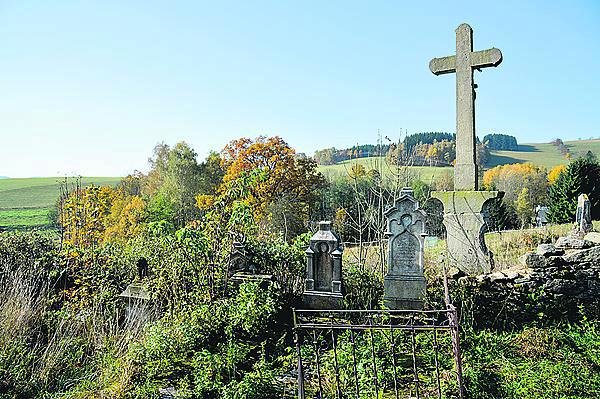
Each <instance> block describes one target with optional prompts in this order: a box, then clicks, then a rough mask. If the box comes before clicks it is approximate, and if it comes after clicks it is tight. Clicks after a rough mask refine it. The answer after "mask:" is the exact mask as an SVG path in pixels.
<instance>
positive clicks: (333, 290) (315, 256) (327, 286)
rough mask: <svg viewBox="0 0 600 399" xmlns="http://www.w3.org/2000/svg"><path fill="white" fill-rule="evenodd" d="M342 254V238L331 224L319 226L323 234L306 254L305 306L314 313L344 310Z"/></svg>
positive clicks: (317, 234) (312, 240)
mask: <svg viewBox="0 0 600 399" xmlns="http://www.w3.org/2000/svg"><path fill="white" fill-rule="evenodd" d="M342 252H343V247H342V243H341V240H340V238H339V237H338V236H337V234H335V232H333V231H332V230H331V222H319V231H317V232H316V233H315V235H313V236H312V238H311V239H310V245H309V247H308V249H307V250H306V280H305V286H304V294H303V302H304V305H305V306H306V307H308V308H310V309H338V308H340V307H341V306H342V299H343V295H342V293H343V287H342Z"/></svg>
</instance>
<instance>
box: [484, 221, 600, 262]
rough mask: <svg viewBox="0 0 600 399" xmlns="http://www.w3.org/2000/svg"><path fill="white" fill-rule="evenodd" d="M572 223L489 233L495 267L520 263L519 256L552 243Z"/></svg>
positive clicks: (599, 228)
mask: <svg viewBox="0 0 600 399" xmlns="http://www.w3.org/2000/svg"><path fill="white" fill-rule="evenodd" d="M593 225H594V230H596V231H600V221H594V222H593ZM572 229H573V224H572V223H566V224H558V225H548V226H545V227H542V228H535V229H523V230H510V231H500V232H495V233H487V234H486V235H485V242H486V245H487V247H488V249H489V250H490V251H492V253H493V254H494V264H495V269H506V268H509V267H512V266H516V265H518V264H519V257H521V255H524V254H525V253H527V252H529V251H534V250H535V249H536V248H537V246H538V245H539V244H543V243H552V242H554V241H556V239H557V238H558V237H561V236H565V235H568V234H569V233H570V232H571V230H572Z"/></svg>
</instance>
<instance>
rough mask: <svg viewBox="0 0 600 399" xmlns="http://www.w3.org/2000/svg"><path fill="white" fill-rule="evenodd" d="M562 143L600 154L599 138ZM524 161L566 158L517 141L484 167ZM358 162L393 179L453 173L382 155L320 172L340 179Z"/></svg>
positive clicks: (575, 152)
mask: <svg viewBox="0 0 600 399" xmlns="http://www.w3.org/2000/svg"><path fill="white" fill-rule="evenodd" d="M565 145H566V146H567V148H569V150H570V152H571V157H572V159H575V158H577V157H578V156H581V155H585V154H586V153H587V151H588V150H589V151H592V152H593V153H594V154H596V156H599V157H600V139H593V140H575V141H565ZM526 162H531V163H534V164H536V165H540V166H544V167H546V168H547V169H551V168H552V167H554V166H556V165H560V164H566V163H568V162H569V161H568V160H567V159H566V158H565V157H564V156H563V155H562V154H561V153H560V152H559V151H558V149H557V148H556V147H555V146H554V145H552V144H550V143H529V144H520V145H519V151H490V159H489V161H488V163H487V165H486V168H492V167H494V166H497V165H505V164H513V163H526ZM357 163H358V164H361V165H363V166H364V167H365V168H366V169H367V170H370V169H376V170H379V171H381V172H382V175H383V176H384V178H386V179H395V178H397V177H398V176H401V177H406V176H407V175H408V176H409V177H411V178H418V179H420V180H422V181H424V182H426V183H431V182H432V181H434V180H436V179H438V178H440V177H443V176H444V175H445V174H448V173H450V174H452V173H453V169H452V168H451V167H435V166H434V167H431V166H410V167H407V166H403V167H396V166H394V165H391V164H389V162H387V161H386V159H385V157H370V158H358V159H352V160H348V161H343V162H340V163H338V164H335V165H320V166H319V171H320V172H321V173H323V174H324V175H325V176H326V177H327V178H329V179H335V178H340V177H343V176H348V173H349V172H350V170H351V168H352V165H354V164H357ZM407 172H408V173H407Z"/></svg>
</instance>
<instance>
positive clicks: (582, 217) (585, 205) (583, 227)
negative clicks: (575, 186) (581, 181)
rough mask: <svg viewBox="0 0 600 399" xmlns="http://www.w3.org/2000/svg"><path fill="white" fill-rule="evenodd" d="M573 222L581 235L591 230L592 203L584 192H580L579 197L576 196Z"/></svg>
mask: <svg viewBox="0 0 600 399" xmlns="http://www.w3.org/2000/svg"><path fill="white" fill-rule="evenodd" d="M575 224H576V226H575V228H576V229H577V230H578V232H579V233H580V234H582V235H585V234H586V233H589V232H590V231H592V205H591V203H590V199H589V198H588V196H587V195H586V194H580V195H579V197H577V212H576V213H575Z"/></svg>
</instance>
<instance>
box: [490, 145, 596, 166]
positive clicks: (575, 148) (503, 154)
mask: <svg viewBox="0 0 600 399" xmlns="http://www.w3.org/2000/svg"><path fill="white" fill-rule="evenodd" d="M565 145H566V146H567V148H569V150H570V151H571V155H572V159H575V158H577V157H578V156H580V155H584V154H585V153H587V151H588V150H590V151H592V152H593V153H594V154H596V156H598V157H600V139H596V140H577V141H565ZM490 153H491V157H490V162H489V163H488V167H494V166H497V165H504V164H510V163H525V162H532V163H534V164H536V165H541V166H545V167H546V168H548V169H550V168H552V167H554V166H556V165H560V164H566V163H568V161H567V159H565V157H564V156H562V155H561V154H560V152H558V149H557V148H556V147H555V146H553V145H552V144H548V143H535V144H521V145H519V151H490Z"/></svg>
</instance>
